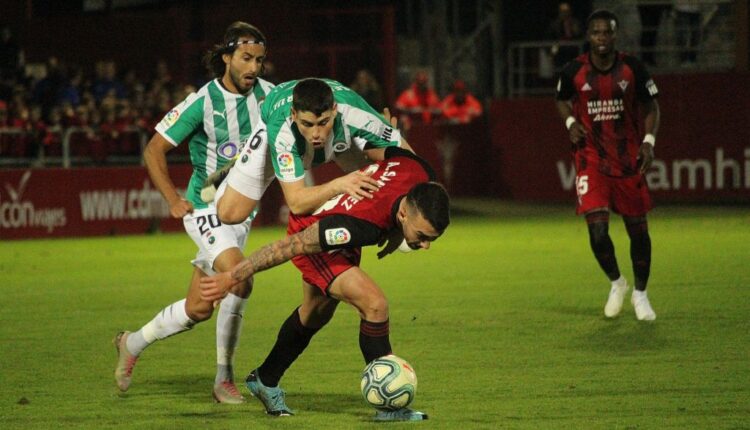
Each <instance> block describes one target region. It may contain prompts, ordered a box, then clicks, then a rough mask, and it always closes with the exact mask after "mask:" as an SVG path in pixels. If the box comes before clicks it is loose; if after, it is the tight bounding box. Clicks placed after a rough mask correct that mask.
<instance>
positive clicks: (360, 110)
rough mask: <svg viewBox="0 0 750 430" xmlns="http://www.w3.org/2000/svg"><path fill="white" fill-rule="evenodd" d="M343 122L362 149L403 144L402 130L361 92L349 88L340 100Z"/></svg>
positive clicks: (353, 139)
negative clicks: (386, 118)
mask: <svg viewBox="0 0 750 430" xmlns="http://www.w3.org/2000/svg"><path fill="white" fill-rule="evenodd" d="M340 103H341V104H342V105H343V106H342V108H341V115H342V116H343V118H342V119H343V122H344V124H345V125H346V127H347V128H348V129H349V132H350V133H351V136H352V141H353V142H354V143H355V144H356V145H357V146H358V147H359V148H360V149H370V148H386V147H389V146H399V145H400V144H401V132H400V131H399V130H398V129H395V128H393V127H392V126H391V125H390V124H389V123H388V122H387V121H386V120H385V118H384V117H383V116H382V115H381V114H379V113H378V112H376V111H375V109H373V108H372V106H370V105H369V104H368V103H367V102H366V101H365V100H364V99H363V98H362V96H360V95H359V94H357V93H355V92H354V91H351V90H349V91H348V92H347V94H346V99H345V100H344V101H343V102H340Z"/></svg>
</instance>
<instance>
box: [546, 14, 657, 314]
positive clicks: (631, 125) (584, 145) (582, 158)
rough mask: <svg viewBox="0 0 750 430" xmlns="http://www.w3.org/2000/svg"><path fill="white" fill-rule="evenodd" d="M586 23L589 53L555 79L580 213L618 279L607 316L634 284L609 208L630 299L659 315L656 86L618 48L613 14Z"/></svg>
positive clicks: (640, 310)
mask: <svg viewBox="0 0 750 430" xmlns="http://www.w3.org/2000/svg"><path fill="white" fill-rule="evenodd" d="M587 28H588V32H587V37H588V41H589V43H590V45H591V51H590V52H589V53H584V54H582V55H580V56H579V57H578V58H576V59H575V60H573V61H571V62H570V63H568V64H567V65H566V66H565V68H564V69H563V71H562V73H561V75H560V80H559V82H558V84H557V109H558V112H559V114H560V117H561V118H562V120H563V122H564V123H565V126H566V127H567V129H568V132H569V138H570V141H571V143H572V147H573V156H574V159H575V166H576V192H577V194H578V208H577V213H578V214H579V215H581V214H583V215H584V216H585V218H586V222H587V224H588V231H589V241H590V244H591V248H592V250H593V252H594V256H595V257H596V260H597V261H598V262H599V265H600V266H601V268H602V270H603V271H604V273H605V274H606V275H607V277H608V278H609V280H610V281H611V283H612V286H611V289H610V293H609V298H608V300H607V304H606V305H605V307H604V314H605V316H606V317H608V318H613V317H615V316H617V315H618V314H619V313H620V311H621V310H622V305H623V301H624V298H625V294H626V293H627V291H628V288H629V287H628V284H627V281H626V280H625V277H624V276H622V274H621V273H620V269H619V267H618V265H617V259H616V258H615V249H614V245H613V243H612V239H611V238H610V236H609V213H610V211H614V212H615V213H619V214H620V215H621V216H622V218H623V221H624V223H625V228H626V230H627V232H628V236H629V237H630V258H631V260H632V263H633V274H634V276H635V289H634V291H633V294H632V296H631V303H632V304H633V307H634V309H635V314H636V317H637V318H638V319H639V320H646V321H650V320H653V319H655V318H656V313H655V312H654V310H653V309H652V308H651V304H650V302H649V300H648V297H647V295H646V285H647V283H648V278H649V273H650V270H651V238H650V236H649V233H648V224H647V220H646V214H647V213H648V211H649V210H650V209H651V198H650V196H649V193H648V186H647V184H646V180H645V178H644V173H645V172H646V171H647V170H648V168H649V167H650V166H651V163H652V162H653V159H654V145H655V143H656V133H657V130H658V128H659V117H660V113H659V104H658V103H657V101H656V97H657V95H658V90H657V88H656V84H654V81H653V80H652V79H651V77H650V76H649V73H648V71H647V70H646V68H645V67H644V65H643V64H642V63H641V62H640V61H639V60H638V59H636V58H635V57H632V56H630V55H627V54H625V53H622V52H618V51H617V50H616V49H615V42H616V40H617V31H618V21H617V17H616V16H615V15H614V14H613V13H612V12H609V11H606V10H599V11H595V12H594V13H592V14H591V16H590V17H589V18H588V20H587Z"/></svg>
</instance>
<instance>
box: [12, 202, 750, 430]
mask: <svg viewBox="0 0 750 430" xmlns="http://www.w3.org/2000/svg"><path fill="white" fill-rule="evenodd" d="M457 209H458V210H456V211H455V215H456V216H455V217H454V222H453V224H452V225H451V227H450V228H449V229H448V231H447V232H446V234H445V235H444V237H443V238H441V239H440V240H439V241H438V242H437V243H435V244H434V246H433V247H432V248H431V250H430V251H428V252H418V253H412V254H409V255H398V254H396V255H394V256H390V257H388V258H386V259H385V260H382V261H377V260H376V258H375V248H369V249H368V250H367V251H365V256H364V259H363V264H362V266H363V267H364V269H365V270H366V271H367V272H368V273H369V274H370V275H371V276H372V277H373V278H374V279H375V280H376V281H377V282H378V283H379V285H380V286H381V287H382V288H383V289H384V290H385V292H386V294H387V296H388V298H389V300H390V311H391V342H392V344H393V347H394V351H395V352H396V353H397V354H398V355H401V356H403V357H404V358H406V359H407V360H408V361H410V362H411V363H412V364H413V365H414V366H415V368H416V371H417V375H418V378H419V389H418V392H417V396H416V400H415V402H414V407H415V408H416V409H419V410H422V411H425V412H428V413H429V414H430V415H431V419H430V421H428V422H426V423H422V424H415V423H409V424H396V425H395V427H399V428H400V427H403V426H406V425H417V426H423V427H425V428H426V427H429V428H441V429H456V428H462V429H470V428H487V429H490V428H493V429H494V428H512V429H543V428H587V429H597V428H601V429H651V428H658V429H662V428H681V429H684V428H711V429H718V428H749V427H748V426H750V425H749V424H748V422H750V361H749V358H750V354H749V353H750V324H749V323H748V315H749V314H750V292H749V290H748V284H750V269H749V268H748V263H750V223H749V221H750V211H749V210H748V209H747V208H727V207H719V208H708V207H705V208H695V207H691V208H687V207H660V208H657V209H656V210H654V211H653V213H652V215H651V216H650V230H651V235H652V241H653V262H654V263H653V267H652V272H651V282H650V287H649V297H650V298H651V302H652V304H653V306H654V309H655V311H656V313H657V315H658V317H657V320H656V321H655V322H653V323H644V322H638V321H636V319H635V316H634V313H633V310H632V306H630V304H629V301H628V302H627V303H626V305H625V307H624V310H623V313H622V314H621V315H620V317H619V318H617V319H615V320H606V319H605V318H604V316H603V310H602V309H603V306H604V303H605V300H606V297H607V293H608V291H609V283H608V282H607V281H606V279H605V277H604V275H603V274H602V273H601V272H600V270H599V268H598V266H597V265H596V262H595V260H594V258H593V256H592V254H591V251H590V250H589V246H588V239H587V234H586V226H585V223H584V222H583V220H582V219H580V218H577V217H575V216H574V215H573V214H572V210H571V209H570V208H569V207H549V206H538V207H537V206H534V207H532V206H523V205H509V204H502V203H501V204H498V203H489V202H481V201H480V202H466V201H464V202H461V203H460V204H458V205H457ZM610 231H611V234H612V237H613V240H614V242H615V246H616V249H617V256H618V259H619V262H620V267H621V270H622V271H623V273H624V274H625V275H626V276H627V277H628V279H629V280H631V281H632V272H631V270H630V261H629V254H628V240H627V236H626V234H625V232H624V228H623V226H622V223H621V222H620V220H619V218H613V222H612V225H611V228H610ZM282 235H283V230H281V229H278V228H270V229H268V228H267V229H257V230H255V231H253V233H252V234H251V236H250V240H249V245H248V250H251V249H255V248H257V247H259V246H260V245H262V244H265V243H268V242H270V241H272V240H275V239H278V238H280V237H281V236H282ZM193 255H194V247H193V245H192V243H191V241H190V240H189V238H188V237H187V236H186V235H184V234H168V235H166V234H165V235H152V236H139V237H136V236H131V237H108V238H87V239H66V240H33V241H14V242H8V241H4V242H3V243H2V244H0V278H1V279H0V288H2V296H3V304H2V306H0V349H1V350H2V354H1V358H0V387H1V388H0V428H3V429H11V428H23V429H30V428H45V429H46V428H96V429H102V428H217V429H232V428H242V429H246V428H254V429H263V428H290V429H291V428H294V429H318V428H330V429H336V428H341V429H349V428H375V427H380V426H382V425H377V424H375V423H371V422H370V421H369V420H370V418H371V417H372V415H373V412H374V411H373V410H372V409H370V408H368V407H367V406H366V405H365V403H364V401H363V400H362V398H361V395H360V393H359V375H360V372H361V371H362V369H363V368H364V363H363V362H362V358H361V355H360V352H359V348H358V343H357V342H358V341H357V336H358V324H359V318H358V316H357V315H356V313H355V312H354V311H353V310H352V309H351V308H349V307H348V306H346V305H341V306H340V307H339V310H338V313H337V316H336V317H335V318H334V320H333V321H332V322H331V323H330V324H329V326H328V327H327V328H326V329H324V330H323V331H321V332H320V333H319V334H318V335H317V336H316V338H315V339H314V340H313V342H312V344H311V346H310V347H309V348H308V350H307V351H306V352H305V353H304V354H303V355H302V357H301V358H300V359H299V360H298V361H297V363H295V365H294V366H293V367H292V368H291V369H290V370H289V371H288V372H287V374H286V376H285V378H284V379H283V380H282V387H283V388H285V389H286V390H287V403H288V404H289V405H290V406H291V407H292V408H294V409H295V410H296V411H297V413H298V415H297V416H295V417H291V418H283V419H274V418H270V417H267V416H266V415H265V414H264V413H263V412H262V406H261V404H260V402H258V401H257V400H255V399H252V398H250V399H249V403H248V404H246V405H241V406H228V405H217V404H214V403H212V399H211V387H212V383H213V378H214V371H215V364H214V363H215V357H216V355H215V354H216V353H215V320H214V319H212V320H210V321H208V322H206V323H203V324H199V325H198V326H196V327H195V328H194V329H193V330H192V332H187V333H183V334H180V335H178V336H175V337H173V338H170V339H167V340H165V341H161V342H157V343H155V344H154V345H152V346H151V347H150V348H148V349H147V350H146V351H145V352H144V354H143V355H142V356H141V359H140V361H139V363H138V365H137V366H136V368H135V372H134V379H133V384H132V386H131V389H130V391H128V393H127V394H124V395H120V394H118V392H117V390H116V388H115V384H114V380H113V370H114V365H115V352H114V348H113V346H112V344H111V342H110V341H111V339H112V337H113V336H114V335H115V333H116V332H117V331H118V330H120V329H129V330H136V329H138V328H139V327H140V326H141V325H143V324H145V323H146V322H147V321H148V320H150V319H151V318H152V317H153V316H154V315H155V314H156V312H158V311H160V310H161V309H162V307H164V306H166V305H168V304H170V303H172V302H174V301H176V300H178V299H180V298H182V297H184V294H185V291H186V289H187V283H188V280H189V277H190V270H191V269H190V266H189V265H188V263H187V262H188V261H189V260H190V259H191V258H192V257H193ZM300 299H301V293H300V285H299V276H298V274H297V272H296V271H295V269H294V267H293V266H291V265H290V264H286V265H284V266H283V267H279V268H276V269H273V270H271V271H268V272H265V273H262V274H260V275H259V276H257V278H256V289H255V292H254V293H253V296H252V298H251V300H250V303H249V305H248V309H247V312H246V316H245V322H244V328H243V335H242V340H241V343H240V348H239V350H238V352H237V355H236V360H235V367H236V376H237V379H238V380H239V381H244V377H245V375H246V374H247V373H248V372H249V371H250V370H251V369H252V368H254V367H255V366H257V365H258V364H259V363H260V362H261V361H262V359H263V358H264V357H265V355H266V353H267V352H268V351H269V350H270V348H271V346H272V344H273V342H274V340H275V337H276V334H277V332H278V328H279V327H280V325H281V323H282V322H283V321H284V319H285V318H286V317H287V316H288V315H289V313H290V312H291V311H292V309H294V307H295V306H296V305H297V304H298V303H299V300H300ZM628 300H629V296H628ZM241 391H242V392H243V393H244V394H245V395H247V396H249V394H248V393H247V390H246V388H245V387H244V385H242V386H241ZM392 426H393V425H392Z"/></svg>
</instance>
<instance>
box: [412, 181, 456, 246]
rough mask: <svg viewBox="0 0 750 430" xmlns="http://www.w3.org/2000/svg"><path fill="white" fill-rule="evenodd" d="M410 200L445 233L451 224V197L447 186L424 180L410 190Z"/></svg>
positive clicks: (439, 231)
mask: <svg viewBox="0 0 750 430" xmlns="http://www.w3.org/2000/svg"><path fill="white" fill-rule="evenodd" d="M406 201H407V202H409V204H410V205H412V206H413V207H414V208H415V209H417V210H418V211H419V213H420V214H422V216H423V217H424V219H426V220H427V222H429V223H430V225H431V226H432V227H433V228H434V229H435V230H437V232H438V233H440V234H443V232H444V231H445V229H446V228H448V224H450V222H451V220H450V198H449V197H448V192H447V191H446V190H445V188H444V187H443V186H442V185H440V184H438V183H437V182H422V183H421V184H417V185H415V186H413V187H412V189H411V190H409V193H408V194H407V195H406Z"/></svg>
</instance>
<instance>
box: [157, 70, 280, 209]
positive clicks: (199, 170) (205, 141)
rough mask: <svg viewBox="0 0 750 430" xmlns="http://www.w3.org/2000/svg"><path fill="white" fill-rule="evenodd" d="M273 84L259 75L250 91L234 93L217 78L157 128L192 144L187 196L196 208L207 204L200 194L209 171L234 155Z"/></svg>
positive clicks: (175, 141)
mask: <svg viewBox="0 0 750 430" xmlns="http://www.w3.org/2000/svg"><path fill="white" fill-rule="evenodd" d="M272 88H273V84H271V83H270V82H268V81H264V80H263V79H260V78H258V80H257V82H256V84H255V86H253V89H252V91H250V92H248V94H247V95H241V94H235V93H232V92H229V91H227V90H226V89H225V88H224V87H222V85H221V83H220V82H219V80H218V79H214V80H212V81H210V82H208V83H207V84H206V85H204V86H203V87H201V89H199V90H198V92H195V93H192V94H190V95H189V96H187V98H186V99H185V100H183V101H182V103H180V104H179V105H177V106H176V107H175V108H174V109H172V110H171V111H169V113H167V114H166V115H165V116H164V118H163V119H162V120H161V121H160V122H159V124H157V125H156V131H157V132H158V133H159V134H161V135H162V136H164V138H165V139H167V140H168V141H169V142H170V143H172V145H175V146H177V145H180V144H181V143H184V142H185V141H187V142H188V145H189V147H190V162H191V163H192V165H193V175H192V176H191V177H190V184H189V185H188V189H187V195H186V196H185V198H186V199H187V200H189V201H190V202H192V203H193V206H194V207H195V208H196V209H202V208H205V207H207V206H208V205H207V204H206V203H204V202H203V201H202V200H201V198H200V193H201V187H202V186H203V182H204V181H205V180H206V177H208V175H210V174H212V173H213V172H215V171H216V170H219V169H221V168H222V167H223V166H224V165H225V164H227V163H228V162H230V161H231V160H232V158H234V157H235V156H236V155H237V153H238V151H239V150H240V147H241V146H242V144H243V143H244V142H245V140H246V139H247V138H248V137H249V136H250V132H251V131H252V127H253V126H254V125H255V124H257V123H258V122H259V120H260V106H261V104H262V103H263V100H264V99H265V98H266V95H267V94H268V93H269V92H270V91H271V89H272Z"/></svg>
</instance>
